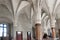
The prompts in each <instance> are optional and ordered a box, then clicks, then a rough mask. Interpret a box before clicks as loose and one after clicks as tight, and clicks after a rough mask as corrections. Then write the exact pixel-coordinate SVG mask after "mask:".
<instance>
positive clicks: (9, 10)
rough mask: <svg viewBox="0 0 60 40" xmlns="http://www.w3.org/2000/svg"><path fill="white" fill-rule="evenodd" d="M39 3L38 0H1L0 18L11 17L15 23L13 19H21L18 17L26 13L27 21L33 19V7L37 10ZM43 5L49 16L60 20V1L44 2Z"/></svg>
mask: <svg viewBox="0 0 60 40" xmlns="http://www.w3.org/2000/svg"><path fill="white" fill-rule="evenodd" d="M37 3H38V1H37V0H0V14H1V16H0V17H2V16H3V17H8V16H9V17H8V18H9V19H11V18H12V21H13V19H15V18H14V17H16V16H17V17H19V16H18V15H20V13H25V15H26V16H27V20H28V19H31V7H35V8H36V7H37ZM32 4H33V6H32ZM41 5H42V9H43V10H44V11H46V12H47V14H49V15H51V14H52V15H53V16H55V17H56V19H60V0H42V3H41ZM35 10H36V9H35ZM23 11H24V12H23ZM6 14H8V16H6ZM33 15H34V14H33Z"/></svg>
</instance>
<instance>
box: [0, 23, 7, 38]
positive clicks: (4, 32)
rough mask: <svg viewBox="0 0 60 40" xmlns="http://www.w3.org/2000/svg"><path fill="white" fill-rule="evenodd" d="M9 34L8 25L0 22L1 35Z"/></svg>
mask: <svg viewBox="0 0 60 40" xmlns="http://www.w3.org/2000/svg"><path fill="white" fill-rule="evenodd" d="M6 35H7V25H6V24H0V37H2V36H4V37H6Z"/></svg>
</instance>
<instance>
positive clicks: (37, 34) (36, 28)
mask: <svg viewBox="0 0 60 40" xmlns="http://www.w3.org/2000/svg"><path fill="white" fill-rule="evenodd" d="M40 27H41V24H39V23H36V24H35V30H36V40H40V32H41V31H40Z"/></svg>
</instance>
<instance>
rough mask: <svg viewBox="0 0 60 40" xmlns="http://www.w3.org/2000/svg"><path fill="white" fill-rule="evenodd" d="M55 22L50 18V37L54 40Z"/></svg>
mask: <svg viewBox="0 0 60 40" xmlns="http://www.w3.org/2000/svg"><path fill="white" fill-rule="evenodd" d="M55 22H56V20H55V19H52V20H51V30H52V38H53V40H55V38H56V33H55Z"/></svg>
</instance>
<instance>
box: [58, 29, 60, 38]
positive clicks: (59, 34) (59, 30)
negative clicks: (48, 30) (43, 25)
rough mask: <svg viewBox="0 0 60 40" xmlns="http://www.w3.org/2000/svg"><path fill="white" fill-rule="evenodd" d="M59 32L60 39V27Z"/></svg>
mask: <svg viewBox="0 0 60 40" xmlns="http://www.w3.org/2000/svg"><path fill="white" fill-rule="evenodd" d="M58 32H59V39H60V29H59V30H58Z"/></svg>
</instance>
